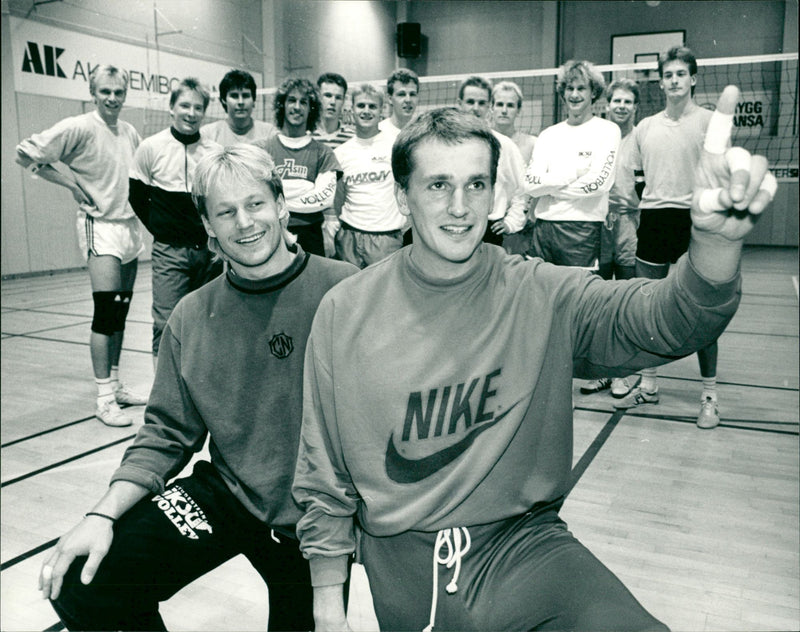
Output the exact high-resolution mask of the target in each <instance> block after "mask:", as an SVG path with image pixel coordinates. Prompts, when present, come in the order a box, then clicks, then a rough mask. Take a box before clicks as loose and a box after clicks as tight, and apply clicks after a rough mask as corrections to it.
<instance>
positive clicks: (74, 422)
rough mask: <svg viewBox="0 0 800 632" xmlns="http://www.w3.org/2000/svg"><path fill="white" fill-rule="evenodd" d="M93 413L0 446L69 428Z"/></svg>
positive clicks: (4, 446) (7, 445) (90, 417)
mask: <svg viewBox="0 0 800 632" xmlns="http://www.w3.org/2000/svg"><path fill="white" fill-rule="evenodd" d="M120 408H127V406H120ZM94 418H95V416H94V415H89V416H88V417H83V418H82V419H76V420H75V421H68V422H66V423H63V424H61V425H60V426H55V427H54V428H48V429H47V430H42V431H41V432H36V433H34V434H32V435H28V436H27V437H20V438H19V439H14V440H13V441H9V442H7V443H4V444H2V445H0V448H8V447H11V446H12V445H16V444H17V443H22V442H23V441H29V440H30V439H36V438H37V437H41V436H42V435H46V434H50V433H51V432H55V431H56V430H61V429H63V428H69V427H70V426H74V425H75V424H80V423H83V422H84V421H89V420H90V419H94Z"/></svg>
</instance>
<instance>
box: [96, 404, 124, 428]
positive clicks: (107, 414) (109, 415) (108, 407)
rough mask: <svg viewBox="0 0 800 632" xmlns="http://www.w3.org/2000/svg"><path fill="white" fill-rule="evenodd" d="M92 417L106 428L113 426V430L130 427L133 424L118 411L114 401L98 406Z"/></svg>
mask: <svg viewBox="0 0 800 632" xmlns="http://www.w3.org/2000/svg"><path fill="white" fill-rule="evenodd" d="M94 416H95V417H97V419H98V421H102V422H103V423H104V424H105V425H106V426H113V427H115V428H121V427H123V426H130V425H131V424H132V423H133V422H132V421H131V420H130V418H128V416H127V415H126V414H125V413H123V412H122V411H121V410H120V409H119V406H118V405H117V402H114V401H107V402H105V403H104V404H103V405H101V406H98V407H97V410H95V411H94Z"/></svg>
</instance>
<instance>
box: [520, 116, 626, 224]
mask: <svg viewBox="0 0 800 632" xmlns="http://www.w3.org/2000/svg"><path fill="white" fill-rule="evenodd" d="M620 137H621V132H620V130H619V126H618V125H617V124H616V123H612V122H611V121H606V120H605V119H602V118H599V117H597V116H593V117H592V118H590V119H589V120H588V121H586V122H585V123H582V124H581V125H569V124H568V123H567V122H566V121H563V122H561V123H557V124H556V125H553V126H551V127H548V128H547V129H546V130H544V131H543V132H542V133H541V134H540V135H539V138H538V140H537V141H536V146H535V147H534V148H533V156H532V157H531V164H530V165H529V166H528V172H527V174H526V175H525V180H526V192H527V193H528V195H531V196H533V197H537V198H539V202H538V203H537V204H536V210H535V215H536V218H537V219H544V220H548V221H553V222H558V221H561V222H602V221H603V220H605V218H606V215H608V192H609V191H610V190H611V185H612V184H613V183H614V173H615V170H616V157H617V153H618V150H619V143H620Z"/></svg>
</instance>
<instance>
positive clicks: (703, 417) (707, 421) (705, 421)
mask: <svg viewBox="0 0 800 632" xmlns="http://www.w3.org/2000/svg"><path fill="white" fill-rule="evenodd" d="M718 425H719V408H718V407H717V402H715V401H714V400H713V399H711V398H710V397H706V399H705V401H704V402H703V403H702V404H700V414H699V415H697V427H698V428H703V429H704V430H710V429H711V428H716V427H717V426H718Z"/></svg>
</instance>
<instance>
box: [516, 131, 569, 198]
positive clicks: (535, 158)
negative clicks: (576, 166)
mask: <svg viewBox="0 0 800 632" xmlns="http://www.w3.org/2000/svg"><path fill="white" fill-rule="evenodd" d="M552 136H553V134H552V132H549V131H548V130H544V131H543V132H542V133H541V135H540V136H539V138H538V140H537V141H536V144H535V145H534V146H533V154H532V155H531V162H530V164H529V165H528V169H527V171H526V173H525V183H524V185H525V187H524V192H525V193H526V194H527V195H530V196H531V197H542V196H545V195H552V194H553V193H555V192H556V191H558V190H559V189H561V188H563V187H565V186H567V185H568V184H569V183H570V182H572V181H573V180H575V178H576V176H577V173H576V172H574V170H573V171H572V172H570V173H565V172H552V171H550V160H549V158H550V156H552V152H551V151H550V139H551V137H552Z"/></svg>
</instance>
